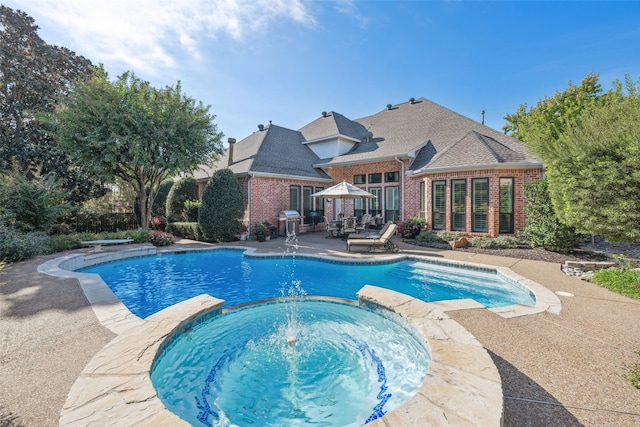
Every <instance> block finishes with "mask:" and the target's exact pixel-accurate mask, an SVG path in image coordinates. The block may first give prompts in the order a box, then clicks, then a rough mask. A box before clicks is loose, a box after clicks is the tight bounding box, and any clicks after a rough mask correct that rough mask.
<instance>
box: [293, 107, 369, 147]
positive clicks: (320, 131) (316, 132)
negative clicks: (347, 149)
mask: <svg viewBox="0 0 640 427" xmlns="http://www.w3.org/2000/svg"><path fill="white" fill-rule="evenodd" d="M366 132H367V129H366V128H365V127H364V126H362V125H361V124H360V123H358V122H354V121H353V120H349V119H348V118H346V117H345V116H343V115H342V114H339V113H336V112H334V111H331V112H329V113H327V114H326V116H321V117H319V118H317V119H316V120H314V121H312V122H311V123H309V124H308V125H305V126H304V127H303V128H301V129H300V133H301V134H302V136H303V137H304V139H305V140H306V141H313V140H315V139H321V138H325V137H328V136H334V135H344V136H348V137H350V138H354V139H356V140H358V141H360V140H361V139H362V138H363V137H364V136H365V134H366Z"/></svg>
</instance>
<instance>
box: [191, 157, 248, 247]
mask: <svg viewBox="0 0 640 427" xmlns="http://www.w3.org/2000/svg"><path fill="white" fill-rule="evenodd" d="M243 215H244V199H243V197H242V187H240V184H239V183H238V180H237V179H236V177H235V175H234V174H233V172H231V170H230V169H221V170H218V171H216V172H215V173H214V174H213V176H212V177H211V178H210V179H209V182H208V183H207V185H206V186H205V188H204V191H203V193H202V203H201V205H200V210H199V212H198V223H199V224H200V229H201V230H202V234H204V237H205V238H206V239H207V240H209V241H216V242H227V241H231V240H233V239H235V236H236V235H238V234H239V233H240V232H241V231H242V217H243Z"/></svg>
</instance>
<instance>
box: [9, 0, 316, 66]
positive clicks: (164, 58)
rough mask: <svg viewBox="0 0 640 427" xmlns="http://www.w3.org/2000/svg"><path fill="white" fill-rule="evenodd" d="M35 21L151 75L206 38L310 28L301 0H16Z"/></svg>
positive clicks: (94, 55)
mask: <svg viewBox="0 0 640 427" xmlns="http://www.w3.org/2000/svg"><path fill="white" fill-rule="evenodd" d="M11 3H16V4H18V5H19V6H18V7H17V8H20V9H23V10H24V11H25V12H27V13H28V14H30V15H31V16H33V17H34V18H35V19H36V24H38V25H39V26H40V27H45V26H53V27H55V30H56V32H58V33H60V34H63V35H64V37H65V39H67V40H69V42H70V43H69V45H66V47H69V48H71V49H73V50H76V51H77V52H79V53H81V54H82V55H84V56H87V57H88V58H90V59H91V60H92V61H94V62H102V63H109V64H112V63H114V62H116V63H119V64H122V65H123V68H126V69H134V70H137V71H144V72H147V73H152V72H153V70H154V69H156V70H159V69H166V68H173V67H175V66H176V65H177V61H178V57H179V56H182V55H185V54H186V55H188V56H190V57H191V58H193V59H196V60H199V59H200V58H201V56H202V52H201V48H202V46H203V45H205V43H203V42H206V40H207V39H211V38H216V37H219V36H221V35H228V36H230V37H231V38H233V39H234V40H236V41H237V42H242V41H243V40H244V38H245V37H247V36H248V35H254V34H256V33H258V34H259V33H263V32H264V31H266V30H267V29H268V28H269V27H270V26H271V25H273V23H274V22H275V21H283V20H285V21H293V22H294V23H298V24H300V25H304V26H314V25H315V20H314V17H313V16H312V15H311V13H310V11H309V9H308V8H307V6H305V4H304V2H303V0H135V1H131V0H101V1H86V0H37V1H33V0H19V1H13V2H11Z"/></svg>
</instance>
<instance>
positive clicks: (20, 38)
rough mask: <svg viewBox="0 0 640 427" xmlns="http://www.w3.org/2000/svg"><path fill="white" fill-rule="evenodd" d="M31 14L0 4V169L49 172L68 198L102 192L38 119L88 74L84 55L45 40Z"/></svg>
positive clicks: (97, 181) (99, 183)
mask: <svg viewBox="0 0 640 427" xmlns="http://www.w3.org/2000/svg"><path fill="white" fill-rule="evenodd" d="M37 30H38V27H37V26H36V25H35V24H34V21H33V19H32V18H31V17H29V16H28V15H26V14H25V13H24V12H21V11H14V10H12V9H10V8H8V7H6V6H3V5H0V171H4V172H7V173H10V172H12V171H14V170H17V171H19V172H20V173H22V174H24V175H25V176H26V177H27V178H28V179H31V178H33V177H34V176H36V175H42V176H45V175H49V174H51V173H53V174H54V175H55V176H56V178H57V180H58V181H59V182H60V183H61V186H62V188H63V189H64V190H65V191H66V193H67V194H66V195H65V197H66V199H67V200H68V201H71V202H74V203H79V202H82V201H84V200H88V199H90V198H92V197H99V196H101V195H103V194H104V193H105V192H106V189H105V188H104V186H103V183H102V181H101V180H100V179H99V178H98V177H95V176H92V175H89V174H88V173H86V171H85V170H84V169H83V168H82V167H81V165H74V164H73V163H72V161H71V159H70V157H69V156H68V155H67V153H66V152H65V151H64V150H63V149H62V148H61V147H60V146H59V145H58V144H57V143H56V141H55V139H54V138H53V129H52V128H51V125H50V124H48V123H47V122H46V121H41V120H40V119H39V115H40V113H47V112H51V111H53V110H54V108H55V106H56V99H57V98H58V97H59V96H64V95H66V94H67V93H68V91H69V88H70V87H71V86H72V85H73V84H74V82H75V81H77V80H78V79H82V78H86V77H88V76H90V75H91V74H92V69H93V68H92V65H91V62H89V61H88V60H87V59H85V58H83V57H82V56H78V55H76V54H75V53H73V52H71V51H69V50H68V49H66V48H63V47H58V46H52V45H49V44H47V43H45V42H44V41H43V40H42V39H41V38H40V37H39V36H38V34H37Z"/></svg>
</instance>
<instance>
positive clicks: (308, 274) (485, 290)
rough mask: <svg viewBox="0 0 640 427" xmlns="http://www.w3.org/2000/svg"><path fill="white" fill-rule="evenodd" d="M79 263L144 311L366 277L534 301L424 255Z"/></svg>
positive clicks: (195, 256)
mask: <svg viewBox="0 0 640 427" xmlns="http://www.w3.org/2000/svg"><path fill="white" fill-rule="evenodd" d="M79 271H80V272H83V273H96V274H99V275H100V276H101V277H102V279H103V280H104V282H105V283H106V284H107V285H108V286H109V287H110V288H111V290H112V291H113V292H114V293H115V294H116V295H117V296H118V298H119V299H120V300H121V301H122V302H123V304H124V305H125V306H127V308H128V309H129V310H131V312H133V313H134V314H136V315H137V316H139V317H141V318H143V319H144V318H147V317H148V316H150V315H152V314H154V313H156V312H158V311H160V310H162V309H164V308H166V307H169V306H171V305H173V304H176V303H178V302H181V301H184V300H186V299H189V298H191V297H194V296H196V295H200V294H209V295H212V296H215V297H217V298H221V299H224V300H225V301H226V306H227V307H231V306H237V305H240V304H245V303H248V302H253V301H259V300H263V299H268V298H277V297H281V296H283V295H284V296H287V295H298V294H299V293H300V292H304V293H305V294H306V295H318V296H332V297H339V298H346V299H352V300H354V299H355V298H356V292H357V291H358V290H359V289H361V288H362V287H363V286H364V285H366V284H368V285H374V286H378V287H383V288H387V289H392V290H395V291H398V292H401V293H403V294H406V295H409V296H412V297H415V298H418V299H420V300H423V301H426V302H434V301H443V300H452V299H463V298H471V299H473V300H475V301H477V302H479V303H481V304H483V305H485V306H486V307H488V308H497V307H504V306H509V305H514V304H523V305H529V306H533V305H535V303H536V301H535V297H534V296H533V294H532V292H531V291H530V290H529V289H527V288H525V287H523V286H520V285H517V284H516V283H513V282H511V281H507V280H505V279H503V278H502V277H500V276H499V275H498V274H496V272H495V271H493V270H490V269H471V268H463V267H458V266H449V265H440V264H436V263H431V262H427V261H425V260H423V259H408V260H404V261H398V262H386V263H366V264H365V263H348V262H335V261H323V260H319V259H311V258H304V257H301V256H295V257H294V256H276V257H250V256H246V255H244V254H243V252H241V251H238V250H230V249H222V250H213V251H198V252H185V253H174V254H163V255H156V256H146V257H136V258H129V259H124V260H120V261H116V262H108V263H104V264H99V265H95V266H92V267H88V268H84V269H82V270H79ZM302 290H303V291H302Z"/></svg>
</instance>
